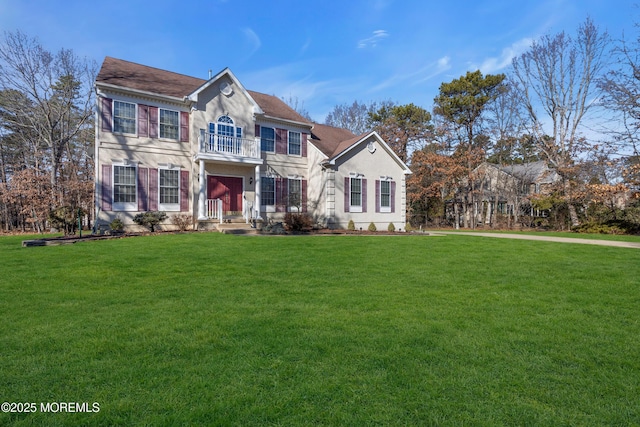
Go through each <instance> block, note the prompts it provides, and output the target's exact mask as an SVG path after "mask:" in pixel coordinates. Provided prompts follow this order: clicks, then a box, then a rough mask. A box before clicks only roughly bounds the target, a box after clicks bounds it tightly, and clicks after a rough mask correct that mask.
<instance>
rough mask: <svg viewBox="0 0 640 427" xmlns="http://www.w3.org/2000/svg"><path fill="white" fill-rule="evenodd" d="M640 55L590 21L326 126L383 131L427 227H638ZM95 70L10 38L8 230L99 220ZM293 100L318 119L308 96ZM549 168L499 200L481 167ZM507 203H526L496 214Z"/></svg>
mask: <svg viewBox="0 0 640 427" xmlns="http://www.w3.org/2000/svg"><path fill="white" fill-rule="evenodd" d="M639 55H640V38H638V39H634V40H612V39H611V37H610V36H609V35H608V34H607V33H606V32H603V31H601V30H600V29H599V28H598V27H597V26H596V25H595V23H594V22H593V21H592V20H590V19H587V20H586V21H585V22H584V23H583V24H582V25H581V26H580V27H579V28H578V29H577V31H576V32H575V34H568V33H565V32H561V33H559V34H555V35H548V36H544V37H542V38H540V39H539V40H536V41H535V42H534V43H533V44H532V45H531V46H530V48H529V49H528V50H527V51H526V52H524V53H523V54H521V55H519V56H517V57H515V58H514V59H513V63H512V66H511V67H510V69H509V70H506V72H505V73H504V74H495V75H491V74H487V75H483V74H482V73H481V72H480V71H474V72H467V73H466V74H465V75H462V76H460V77H459V78H457V79H454V80H452V81H450V82H446V83H442V84H441V86H440V90H439V94H438V95H437V96H436V97H435V99H434V100H433V108H432V110H431V111H427V110H426V109H424V108H422V107H420V106H417V105H415V104H413V103H411V104H407V105H399V104H397V103H395V102H393V101H391V100H384V101H375V102H370V103H363V102H359V101H354V102H353V103H352V104H341V105H336V106H335V107H334V109H333V110H332V111H331V113H330V114H329V115H328V116H327V117H326V119H325V123H326V124H329V125H333V126H338V127H344V128H348V129H350V130H351V131H353V132H354V133H356V134H361V133H363V132H365V131H368V130H370V129H375V130H376V131H377V132H378V133H379V134H380V135H381V136H382V138H384V140H385V141H387V142H388V143H389V145H390V146H391V148H392V149H393V150H394V151H395V152H396V153H397V155H398V156H399V157H400V158H401V159H402V160H403V161H405V162H407V163H408V164H409V166H410V168H411V170H412V171H413V174H412V175H410V176H409V178H408V182H407V192H408V194H407V195H408V208H409V218H410V221H411V222H412V223H413V225H414V226H417V225H423V224H427V225H429V224H433V225H454V226H462V227H469V228H475V227H476V226H478V225H479V224H480V223H483V224H485V225H486V224H487V222H486V221H482V219H481V218H489V219H490V220H489V222H488V224H489V225H490V226H501V225H505V224H506V225H508V226H513V225H516V224H518V223H520V224H525V225H530V222H531V218H532V217H531V216H527V215H526V214H524V213H523V212H524V211H523V210H522V209H521V208H524V207H528V209H529V212H533V211H534V210H535V211H536V212H546V215H547V217H546V219H545V221H546V223H547V225H549V226H556V227H558V228H564V227H568V226H570V225H573V226H578V225H580V224H584V223H589V224H591V223H594V222H596V223H598V224H605V225H606V224H612V221H613V222H616V221H617V222H618V223H624V224H626V225H629V224H632V225H633V224H636V226H638V224H640V204H639V202H638V197H637V195H638V191H639V190H640V155H639V154H638V148H639V142H638V141H639V138H640V136H639V132H638V131H639V129H640V56H639ZM96 71H97V65H96V63H95V62H94V61H91V60H88V59H84V58H79V57H78V56H77V55H75V54H74V53H73V52H72V51H71V50H67V49H61V50H60V51H58V52H50V51H48V50H46V49H45V48H43V46H42V45H41V44H40V43H39V42H38V41H37V40H36V39H33V38H30V37H28V36H27V35H25V34H23V33H21V32H15V33H5V34H4V39H3V40H2V42H1V43H0V226H1V227H2V229H3V230H7V231H8V230H37V231H42V230H44V229H45V228H46V227H51V226H53V227H56V228H59V229H64V230H65V231H66V232H73V231H74V228H75V227H76V226H77V217H78V215H80V216H81V217H82V219H83V221H84V222H85V224H89V225H90V223H91V215H92V205H93V173H94V164H93V144H94V129H93V124H94V122H93V117H94V116H93V115H94V99H93V81H94V79H95V73H96ZM285 102H287V103H289V104H290V105H292V104H293V105H292V106H293V107H294V108H296V109H297V110H299V111H300V112H301V113H303V115H304V116H305V117H309V114H308V112H307V111H306V110H305V109H304V105H303V104H301V103H299V102H298V100H297V99H295V101H292V99H290V100H289V101H287V100H285ZM594 117H600V118H602V117H608V118H609V121H608V122H607V123H605V124H606V125H607V126H608V128H607V131H606V132H605V133H597V134H596V133H594V132H593V129H592V127H593V123H595V122H594V121H593V119H594ZM595 135H598V136H597V137H596V136H595ZM601 135H604V137H601ZM536 161H543V162H545V163H546V164H548V165H549V166H550V167H551V168H552V169H553V170H555V171H556V172H557V174H558V176H559V178H560V179H559V180H558V182H557V183H556V184H555V186H554V187H552V188H551V189H550V190H549V191H547V192H546V193H540V194H526V192H522V194H520V193H518V194H506V193H505V194H497V192H507V191H513V189H508V186H505V185H497V186H496V185H493V187H492V188H490V189H489V190H490V191H493V192H494V193H496V194H493V195H492V197H494V199H489V200H488V199H487V196H486V193H487V186H486V182H487V176H486V171H487V170H488V169H487V168H480V167H479V166H481V165H483V164H486V163H490V164H492V165H496V166H499V167H502V168H505V167H507V166H509V165H517V164H526V163H530V162H536ZM504 170H506V169H504ZM500 177H506V175H504V174H503V175H498V178H499V179H502V178H500ZM494 178H495V177H494ZM504 179H508V178H504ZM494 184H495V182H494ZM505 197H508V198H511V199H514V200H517V206H511V207H510V208H508V209H506V210H505V209H503V210H502V211H501V213H499V214H496V215H489V216H487V212H486V210H487V209H496V208H497V205H498V204H499V200H502V199H504V198H505ZM491 200H494V201H495V203H493V204H492V202H491ZM501 221H506V222H505V224H502V223H501ZM527 221H529V223H527ZM638 227H640V226H638ZM627 229H628V228H627Z"/></svg>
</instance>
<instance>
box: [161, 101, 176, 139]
mask: <svg viewBox="0 0 640 427" xmlns="http://www.w3.org/2000/svg"><path fill="white" fill-rule="evenodd" d="M179 130H180V117H179V114H178V112H177V111H172V110H165V109H162V108H161V109H160V138H165V139H175V140H177V139H178V135H179Z"/></svg>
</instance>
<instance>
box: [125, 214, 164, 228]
mask: <svg viewBox="0 0 640 427" xmlns="http://www.w3.org/2000/svg"><path fill="white" fill-rule="evenodd" d="M165 219H167V214H166V213H165V212H158V211H152V212H143V213H139V214H137V215H136V216H134V217H133V222H135V223H136V224H138V225H141V226H143V227H147V228H148V229H149V230H151V232H152V233H153V232H154V231H155V227H156V225H158V224H160V223H161V222H162V221H164V220H165Z"/></svg>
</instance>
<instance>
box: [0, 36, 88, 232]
mask: <svg viewBox="0 0 640 427" xmlns="http://www.w3.org/2000/svg"><path fill="white" fill-rule="evenodd" d="M96 69H97V67H96V65H95V63H94V62H91V61H89V60H86V59H82V58H79V57H78V56H77V55H75V54H74V53H73V52H72V51H71V50H68V49H61V50H60V51H58V52H55V53H53V52H49V51H48V50H46V49H45V48H44V47H43V46H42V45H41V44H40V43H39V42H38V41H37V40H36V39H33V38H30V37H28V36H27V35H25V34H23V33H21V32H15V33H5V34H4V39H3V41H2V43H1V44H0V225H1V226H2V229H3V230H6V231H9V230H22V231H25V230H35V231H43V230H44V229H45V227H46V228H49V227H55V228H58V229H60V230H64V231H65V232H66V233H71V232H73V231H74V230H75V228H76V227H77V224H78V217H80V219H81V220H82V221H90V218H91V216H90V215H91V212H92V205H93V203H92V201H93V143H94V142H93V141H94V136H93V135H94V133H93V132H94V131H93V124H94V121H93V117H94V109H93V96H92V90H93V81H94V77H95V72H96Z"/></svg>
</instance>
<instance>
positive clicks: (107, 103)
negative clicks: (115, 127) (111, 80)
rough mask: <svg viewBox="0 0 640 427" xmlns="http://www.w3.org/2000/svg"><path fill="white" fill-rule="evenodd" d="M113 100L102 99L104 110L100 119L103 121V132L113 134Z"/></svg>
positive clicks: (102, 109)
mask: <svg viewBox="0 0 640 427" xmlns="http://www.w3.org/2000/svg"><path fill="white" fill-rule="evenodd" d="M112 109H113V100H112V99H111V98H102V108H101V111H100V117H101V121H102V130H103V131H105V132H111V130H112V122H113V111H112Z"/></svg>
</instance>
